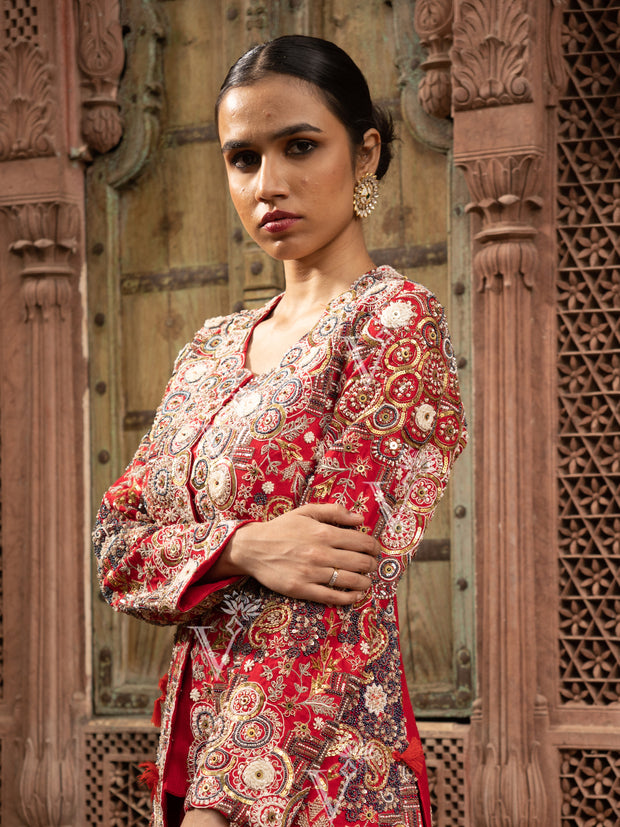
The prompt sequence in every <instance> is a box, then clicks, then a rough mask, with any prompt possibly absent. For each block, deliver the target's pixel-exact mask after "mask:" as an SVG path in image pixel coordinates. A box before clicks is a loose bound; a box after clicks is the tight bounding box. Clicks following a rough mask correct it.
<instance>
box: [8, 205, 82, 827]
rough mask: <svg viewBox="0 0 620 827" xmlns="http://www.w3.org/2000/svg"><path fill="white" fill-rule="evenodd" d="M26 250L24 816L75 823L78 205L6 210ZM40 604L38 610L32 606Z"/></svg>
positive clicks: (41, 822) (45, 823)
mask: <svg viewBox="0 0 620 827" xmlns="http://www.w3.org/2000/svg"><path fill="white" fill-rule="evenodd" d="M9 213H10V215H11V219H12V224H13V227H12V229H13V235H14V241H13V242H12V243H11V245H10V250H11V252H13V253H14V254H15V255H17V256H19V257H20V277H21V281H22V284H21V288H22V295H23V300H24V311H25V312H24V317H25V320H26V323H27V337H26V339H27V348H28V353H29V357H30V358H29V363H30V364H29V368H30V369H29V371H28V377H27V384H28V388H27V398H28V401H29V412H28V413H29V416H28V427H27V429H25V436H26V437H27V457H28V459H27V467H28V471H29V473H28V481H29V485H28V505H29V508H28V511H29V519H28V523H27V525H28V529H27V530H26V531H25V539H26V538H27V542H26V543H25V548H24V552H25V555H24V556H25V557H26V558H27V559H26V560H25V561H24V562H25V565H26V566H27V568H28V571H29V572H30V577H31V601H30V605H31V607H33V611H32V613H31V615H30V616H31V623H30V628H29V641H28V643H29V646H28V654H29V658H28V660H29V663H28V667H27V674H29V675H31V676H32V680H33V686H32V687H31V689H33V690H34V692H32V695H31V697H30V698H29V702H28V704H27V708H26V710H25V720H24V723H25V728H24V729H25V738H24V756H23V765H22V770H21V777H20V800H21V807H20V814H21V817H22V819H23V822H24V824H27V825H28V826H29V827H63V826H64V825H69V824H73V823H74V821H73V818H74V816H75V806H76V767H75V762H76V746H77V744H76V736H75V729H74V721H73V720H72V718H73V715H72V708H71V707H72V698H73V696H74V694H75V691H76V683H75V677H74V676H79V675H80V673H81V672H82V670H83V666H82V662H83V655H82V652H81V651H80V648H79V647H76V645H75V643H76V641H79V640H80V638H81V636H82V635H83V630H82V628H81V624H80V622H79V621H80V615H81V612H79V611H76V609H77V608H78V607H80V606H81V605H82V603H83V597H82V594H81V588H80V587H81V582H80V581H81V578H79V577H76V576H75V574H76V568H77V569H79V567H80V563H81V549H82V538H81V536H80V531H79V524H78V523H76V520H75V514H74V510H73V508H72V507H71V504H74V503H77V502H79V501H80V495H79V487H80V485H81V480H79V478H78V475H77V472H78V468H77V467H76V456H75V434H76V433H79V431H80V423H79V422H77V421H76V416H77V415H78V412H77V411H76V408H75V405H74V404H72V401H73V400H74V399H75V393H74V391H75V387H74V383H75V378H74V369H73V346H74V343H73V338H74V337H73V321H74V320H73V305H74V301H73V298H74V294H75V292H76V288H77V285H76V272H75V270H74V261H75V259H74V254H75V252H76V250H77V246H78V239H79V235H80V231H79V227H80V221H79V211H78V207H77V206H76V205H75V204H71V203H66V202H62V201H53V202H43V203H27V204H20V205H17V206H12V207H11V208H10V209H9ZM35 607H36V608H35Z"/></svg>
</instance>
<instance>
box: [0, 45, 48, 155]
mask: <svg viewBox="0 0 620 827" xmlns="http://www.w3.org/2000/svg"><path fill="white" fill-rule="evenodd" d="M52 102H53V99H52V67H51V65H50V63H49V62H48V60H47V57H46V56H45V54H44V53H43V52H42V50H41V49H40V48H39V47H38V46H37V45H36V44H35V43H33V42H31V41H29V40H18V41H17V42H15V43H9V44H8V45H7V46H6V47H5V48H4V49H3V50H2V51H0V161H12V160H16V159H20V158H35V157H40V156H44V155H53V154H54V141H53V137H52Z"/></svg>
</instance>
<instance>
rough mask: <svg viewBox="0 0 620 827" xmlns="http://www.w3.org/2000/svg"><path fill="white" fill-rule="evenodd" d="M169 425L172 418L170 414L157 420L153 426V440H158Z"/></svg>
mask: <svg viewBox="0 0 620 827" xmlns="http://www.w3.org/2000/svg"><path fill="white" fill-rule="evenodd" d="M171 423H172V417H171V416H170V414H166V415H165V416H162V417H161V419H159V421H158V422H156V424H155V428H154V430H153V439H159V438H160V437H161V436H163V435H164V434H165V433H166V431H167V430H168V428H169V427H170V424H171Z"/></svg>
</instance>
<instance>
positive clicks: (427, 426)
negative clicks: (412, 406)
mask: <svg viewBox="0 0 620 827" xmlns="http://www.w3.org/2000/svg"><path fill="white" fill-rule="evenodd" d="M435 413H436V411H435V408H433V406H432V405H429V404H427V403H426V402H425V403H423V404H422V405H420V406H419V407H418V408H416V412H415V417H414V418H415V424H416V425H417V426H418V428H419V429H420V430H421V431H423V432H424V433H425V434H426V433H428V432H429V431H430V430H431V428H432V427H433V422H434V421H435Z"/></svg>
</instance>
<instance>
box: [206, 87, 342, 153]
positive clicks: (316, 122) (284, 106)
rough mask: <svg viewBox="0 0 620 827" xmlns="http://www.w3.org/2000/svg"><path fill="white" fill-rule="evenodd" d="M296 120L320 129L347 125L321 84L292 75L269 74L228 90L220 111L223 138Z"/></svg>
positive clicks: (265, 130) (253, 132) (254, 132)
mask: <svg viewBox="0 0 620 827" xmlns="http://www.w3.org/2000/svg"><path fill="white" fill-rule="evenodd" d="M293 123H309V124H312V125H313V126H317V127H319V128H320V129H321V130H325V131H327V130H334V129H336V130H337V129H338V128H341V129H342V130H344V127H343V126H342V124H341V123H340V121H339V120H338V118H336V116H335V115H334V114H333V113H332V112H331V110H330V109H329V108H328V106H327V105H326V103H325V99H324V98H323V95H322V92H321V90H320V89H318V87H316V86H315V85H314V84H312V83H308V81H305V80H302V79H301V78H295V77H291V76H290V75H275V74H274V75H267V77H264V78H261V79H260V80H257V81H255V82H254V83H252V84H251V85H249V86H236V87H234V88H232V89H229V90H228V92H226V94H225V95H224V97H223V98H222V101H221V103H220V108H219V112H218V123H217V125H218V131H219V135H220V141H221V142H222V143H224V142H225V141H226V140H231V139H232V138H236V137H238V134H237V133H239V132H242V133H243V135H244V136H246V135H248V136H249V135H252V136H254V135H259V134H262V133H270V132H272V131H274V130H278V129H280V128H282V127H285V126H287V125H289V124H293Z"/></svg>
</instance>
